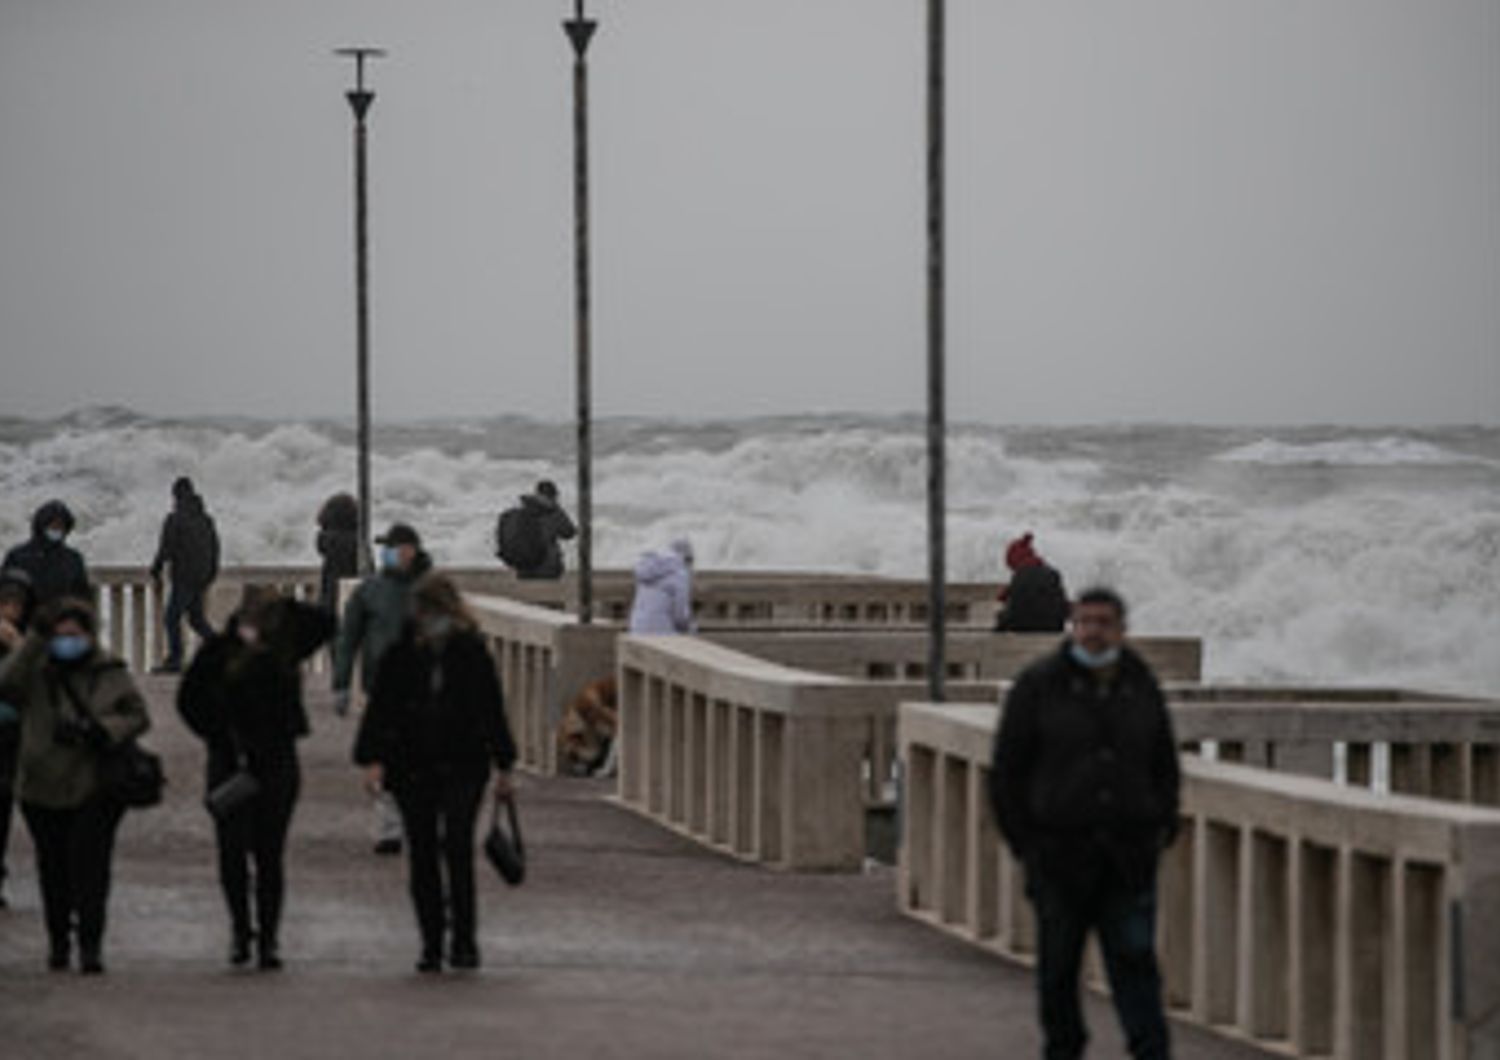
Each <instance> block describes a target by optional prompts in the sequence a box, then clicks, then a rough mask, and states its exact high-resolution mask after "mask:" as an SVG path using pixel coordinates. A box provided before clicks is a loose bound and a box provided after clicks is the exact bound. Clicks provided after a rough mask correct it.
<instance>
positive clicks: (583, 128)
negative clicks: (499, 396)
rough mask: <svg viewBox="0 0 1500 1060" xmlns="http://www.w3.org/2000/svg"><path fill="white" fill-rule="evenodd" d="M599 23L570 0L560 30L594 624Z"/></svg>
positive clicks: (586, 599)
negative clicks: (566, 73) (592, 133)
mask: <svg viewBox="0 0 1500 1060" xmlns="http://www.w3.org/2000/svg"><path fill="white" fill-rule="evenodd" d="M598 28H599V23H598V22H597V21H596V20H594V19H590V18H586V17H584V13H583V0H575V6H574V10H573V17H572V18H570V19H567V20H565V21H564V22H563V31H564V32H565V33H567V35H568V41H569V42H570V43H571V44H572V45H573V276H574V290H573V313H574V337H575V357H576V369H575V371H576V384H577V421H578V621H579V622H581V623H583V624H585V625H587V624H589V623H591V622H592V621H593V620H594V486H593V440H592V429H593V428H592V422H591V420H592V411H591V409H592V395H591V393H590V388H591V372H590V363H589V361H590V353H591V348H590V344H591V338H592V336H591V328H592V320H591V309H592V304H591V300H590V292H589V64H588V50H589V41H591V40H592V39H593V37H594V31H595V30H596V29H598Z"/></svg>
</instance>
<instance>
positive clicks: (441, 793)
mask: <svg viewBox="0 0 1500 1060" xmlns="http://www.w3.org/2000/svg"><path fill="white" fill-rule="evenodd" d="M412 611H413V616H412V619H411V621H410V622H408V623H407V626H406V629H405V630H404V632H403V633H402V636H401V639H400V640H399V641H397V642H396V643H395V644H394V645H392V647H391V648H390V650H389V651H387V652H386V654H385V656H384V658H383V659H382V660H381V663H380V670H379V676H378V677H377V679H376V681H375V688H374V692H373V694H372V696H371V699H370V703H369V706H368V707H367V708H366V710H365V715H364V719H363V721H362V723H361V724H360V729H359V736H358V738H357V740H356V742H355V747H354V760H355V762H357V763H358V764H359V765H362V766H366V767H368V775H369V783H370V784H371V785H372V786H374V787H376V788H379V787H384V788H385V789H387V790H389V791H390V792H391V793H392V794H393V795H394V796H395V797H396V802H397V804H398V805H399V806H400V807H401V818H402V823H403V824H404V825H405V827H406V838H407V844H406V847H407V856H408V867H409V871H410V886H411V897H412V904H413V906H414V907H415V909H416V914H417V926H418V928H419V929H420V931H421V934H422V955H421V958H420V959H419V960H418V962H417V970H418V971H422V972H437V971H441V970H442V959H443V927H444V924H445V923H446V924H447V925H448V927H449V928H450V931H451V935H450V939H449V946H448V963H449V964H450V965H451V966H452V967H454V968H463V969H468V968H477V967H479V944H478V937H477V933H476V929H477V918H476V914H475V900H474V822H475V819H476V818H477V816H478V814H479V807H480V803H481V802H482V801H483V798H484V789H485V786H486V783H487V782H488V780H489V776H490V770H491V766H493V767H494V769H495V770H496V771H497V772H498V776H497V777H496V782H495V792H496V796H497V797H503V796H507V795H509V794H510V791H511V787H510V768H511V766H512V765H513V764H514V762H515V758H516V748H515V743H514V741H513V740H512V739H511V734H510V726H509V725H508V724H507V722H506V720H505V701H504V698H503V696H502V693H501V690H500V678H499V676H498V675H497V674H496V672H495V664H494V660H493V659H491V658H490V653H489V650H488V649H487V648H486V646H485V643H484V640H483V638H482V637H481V636H480V634H479V631H478V627H477V624H476V623H475V621H474V618H473V616H472V615H470V614H469V612H468V610H467V609H466V608H465V607H464V604H463V598H462V597H461V596H460V595H459V592H458V589H457V587H456V586H454V584H453V583H452V582H451V581H449V580H448V579H447V578H445V577H443V576H441V575H436V574H429V575H426V576H424V577H423V578H422V579H421V580H420V581H419V582H417V584H416V585H415V586H414V587H413V589H412ZM445 867H446V870H447V877H448V879H447V887H446V892H447V900H446V902H445V901H444V890H445V888H444V885H443V879H442V872H443V868H445ZM445 907H446V908H445Z"/></svg>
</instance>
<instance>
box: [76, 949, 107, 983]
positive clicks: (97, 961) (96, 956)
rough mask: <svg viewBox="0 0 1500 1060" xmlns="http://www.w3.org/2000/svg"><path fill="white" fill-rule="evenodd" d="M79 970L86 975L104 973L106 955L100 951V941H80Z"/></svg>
mask: <svg viewBox="0 0 1500 1060" xmlns="http://www.w3.org/2000/svg"><path fill="white" fill-rule="evenodd" d="M78 970H79V972H81V973H82V974H84V975H103V974H104V957H103V955H102V954H101V952H100V947H99V943H97V942H94V943H87V942H80V943H79V944H78Z"/></svg>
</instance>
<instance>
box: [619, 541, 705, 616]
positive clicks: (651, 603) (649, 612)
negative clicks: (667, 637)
mask: <svg viewBox="0 0 1500 1060" xmlns="http://www.w3.org/2000/svg"><path fill="white" fill-rule="evenodd" d="M693 629H694V624H693V574H692V571H691V570H689V569H688V565H687V560H686V559H685V558H684V557H683V556H682V555H681V554H680V553H679V552H676V551H668V552H647V553H646V554H645V555H643V556H641V558H640V559H639V560H637V561H636V565H635V599H634V601H633V602H632V603H631V605H630V632H632V633H691V632H693Z"/></svg>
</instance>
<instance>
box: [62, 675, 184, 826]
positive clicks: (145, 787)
mask: <svg viewBox="0 0 1500 1060" xmlns="http://www.w3.org/2000/svg"><path fill="white" fill-rule="evenodd" d="M59 683H60V684H61V685H62V689H63V692H65V693H66V694H67V697H68V699H69V700H71V701H72V703H73V707H74V708H75V709H76V710H77V711H78V712H79V713H80V714H82V715H83V716H84V717H85V718H88V719H90V720H91V721H93V723H94V724H95V725H96V726H97V725H98V724H99V722H98V719H97V718H95V717H94V712H93V711H91V710H89V708H88V705H87V704H86V703H84V701H83V699H82V697H80V696H79V695H78V692H77V690H76V689H74V687H73V685H72V684H71V683H70V682H69V681H68V680H67V679H66V678H63V679H62V680H61V681H60V682H59ZM166 786H167V772H166V770H165V769H163V768H162V764H161V755H158V754H153V753H152V752H150V751H148V750H146V749H145V748H144V747H142V746H141V745H140V744H139V743H138V742H137V741H136V738H135V737H134V736H132V737H130V738H129V739H127V740H123V741H121V742H120V743H116V744H109V745H108V746H106V747H104V748H103V749H102V750H100V752H99V793H100V794H101V795H102V796H103V797H104V798H106V799H108V800H109V801H110V802H114V803H117V804H119V805H121V806H124V807H125V808H127V809H142V808H144V807H147V806H155V805H157V804H158V803H160V802H161V797H162V790H163V789H164V788H165V787H166Z"/></svg>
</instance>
